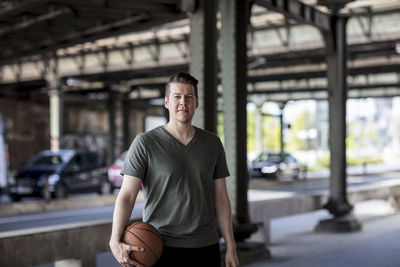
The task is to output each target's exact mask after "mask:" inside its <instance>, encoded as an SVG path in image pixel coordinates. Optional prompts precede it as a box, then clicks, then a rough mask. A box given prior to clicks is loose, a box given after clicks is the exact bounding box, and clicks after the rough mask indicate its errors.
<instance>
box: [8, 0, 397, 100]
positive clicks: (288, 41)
mask: <svg viewBox="0 0 400 267" xmlns="http://www.w3.org/2000/svg"><path fill="white" fill-rule="evenodd" d="M81 2H82V3H81ZM81 2H79V1H76V0H72V1H66V0H65V1H58V0H57V1H44V0H36V1H32V0H24V1H2V2H0V86H1V87H2V88H4V87H7V88H12V87H13V86H17V87H18V88H35V86H37V87H44V86H45V85H46V82H45V80H44V77H43V75H42V71H43V70H44V69H46V68H47V66H46V61H45V57H43V54H46V52H48V51H56V52H55V54H56V57H57V58H58V61H59V63H60V65H61V66H60V74H61V77H63V78H64V81H66V80H67V79H68V78H69V77H72V78H74V79H77V80H83V81H90V82H98V81H101V82H104V83H105V84H113V83H114V84H118V83H119V82H120V81H124V82H127V83H132V84H133V86H135V87H138V86H141V84H140V81H145V82H143V86H147V87H151V86H154V87H159V86H162V85H163V84H164V79H158V80H157V82H152V80H151V79H157V77H166V76H169V74H170V73H172V72H176V71H187V70H188V64H189V57H188V52H189V51H188V50H189V48H188V39H189V31H190V28H189V25H188V24H189V23H188V19H185V18H186V15H185V13H184V12H182V11H181V10H180V8H179V3H180V2H181V1H179V0H175V1H172V0H171V1H161V0H159V1H157V0H148V1H101V0H97V1H94V0H91V1H86V2H84V1H81ZM137 2H140V3H137ZM189 2H190V1H189ZM257 2H267V0H259V1H256V3H257ZM302 2H304V3H306V4H310V5H313V6H316V4H317V0H303V1H302ZM316 7H317V8H318V9H319V10H320V11H322V12H328V11H327V10H326V8H324V7H321V6H316ZM342 12H345V13H348V14H350V16H351V18H350V19H349V24H348V36H349V39H348V41H349V42H348V43H349V48H348V51H349V58H348V59H349V74H350V75H352V76H357V75H358V76H360V75H364V76H365V77H367V76H368V75H370V74H372V75H373V74H376V73H400V55H399V54H400V30H399V28H398V25H399V23H400V1H393V0H381V1H369V0H359V1H353V2H351V3H350V4H348V5H347V6H346V8H345V9H343V10H342ZM166 22H173V23H169V24H167V25H165V23H166ZM250 22H251V30H250V32H249V35H250V38H249V53H248V54H249V65H248V68H249V83H250V84H255V83H259V84H260V86H258V87H257V86H256V89H255V90H253V91H251V92H250V93H256V92H257V91H261V92H264V93H267V92H268V91H269V89H268V88H269V87H270V85H269V84H266V83H268V82H270V84H272V88H273V90H270V91H274V93H275V92H276V91H279V90H283V89H282V87H281V86H275V85H274V82H280V83H282V82H285V81H289V83H292V82H293V81H295V80H298V81H300V80H308V81H311V82H310V83H311V84H312V80H313V79H314V80H318V79H321V78H324V77H325V76H326V74H325V71H326V66H325V65H324V64H325V49H324V43H323V40H322V37H321V34H320V33H319V31H318V30H317V29H316V28H314V27H312V26H310V25H305V24H304V23H299V22H297V21H295V20H293V19H290V18H286V17H284V16H283V15H282V14H279V13H276V12H272V11H270V10H268V9H266V8H265V7H262V6H259V5H254V6H253V8H252V16H251V18H250ZM161 24H163V26H162V27H158V26H159V25H161ZM163 51H164V52H163ZM171 52H172V53H171ZM163 53H164V54H165V57H164V56H163ZM133 54H135V56H133ZM139 54H141V55H139ZM145 54H148V55H145ZM107 55H108V56H109V57H110V58H111V60H109V62H106V60H104V59H105V58H106V57H107ZM121 55H122V56H121ZM138 55H139V56H138ZM174 55H175V57H174ZM50 56H51V55H50ZM118 58H119V59H118ZM127 58H128V60H127ZM8 62H11V63H10V64H8V65H6V66H4V67H3V74H2V73H1V71H2V69H1V65H4V64H6V63H8ZM40 62H43V64H42V63H40ZM113 63H115V64H114V65H113ZM18 64H21V68H20V66H19V65H18ZM103 64H104V66H103ZM61 67H62V68H64V69H65V72H63V70H62V68H61ZM294 69H295V70H296V71H292V70H294ZM24 72H26V73H27V74H26V78H23V77H24ZM32 73H34V74H32ZM32 75H33V76H32ZM7 77H11V79H9V80H7V79H6V78H7ZM20 77H22V78H20ZM398 77H399V78H398V79H397V80H396V81H392V82H391V83H389V84H388V85H390V86H392V85H393V86H394V87H398V84H399V82H400V76H399V75H398ZM2 78H3V80H2ZM356 78H357V77H356ZM369 79H370V78H367V79H366V81H365V82H364V83H362V85H358V84H356V85H355V88H362V87H363V86H364V87H368V86H370V84H369ZM132 81H138V82H132ZM378 84H382V81H381V80H379V81H378ZM264 85H267V86H266V87H265V86H264ZM383 85H384V86H388V85H387V84H384V83H383ZM351 86H353V85H351V84H350V87H351ZM357 86H358V87H357ZM372 86H373V85H372ZM257 88H259V90H257ZM265 88H267V89H268V90H267V89H265ZM325 88H326V85H325V84H322V85H318V86H317V87H316V88H312V87H310V86H308V87H307V86H306V87H305V89H303V88H300V89H298V91H302V90H310V91H313V90H325ZM264 89H265V90H264ZM294 89H295V90H294V91H296V90H297V89H296V87H294ZM27 90H28V89H27Z"/></svg>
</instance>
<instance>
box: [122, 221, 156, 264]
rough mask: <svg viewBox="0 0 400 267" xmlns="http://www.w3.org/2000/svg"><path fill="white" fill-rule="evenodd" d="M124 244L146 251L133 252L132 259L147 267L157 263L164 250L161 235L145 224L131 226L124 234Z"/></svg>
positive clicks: (135, 223)
mask: <svg viewBox="0 0 400 267" xmlns="http://www.w3.org/2000/svg"><path fill="white" fill-rule="evenodd" d="M122 242H123V243H125V244H128V245H131V246H138V247H142V248H143V249H144V251H132V252H131V254H130V257H131V258H132V259H133V260H135V261H137V262H139V263H140V264H142V265H144V266H145V267H150V266H152V265H153V264H154V263H156V261H157V260H158V259H159V258H160V256H161V253H162V249H163V244H162V239H161V235H160V233H159V232H158V230H157V229H156V228H154V227H153V226H152V225H151V224H149V223H145V222H133V223H131V224H129V225H128V226H127V227H126V228H125V230H124V233H123V234H122Z"/></svg>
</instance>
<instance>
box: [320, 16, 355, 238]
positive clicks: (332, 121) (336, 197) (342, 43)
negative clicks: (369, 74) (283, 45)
mask: <svg viewBox="0 0 400 267" xmlns="http://www.w3.org/2000/svg"><path fill="white" fill-rule="evenodd" d="M346 24H347V17H344V16H336V15H334V16H332V21H331V28H332V30H331V32H330V33H326V34H324V39H325V43H326V50H327V51H326V52H327V65H328V67H327V77H328V99H329V146H330V171H331V177H330V179H329V182H330V196H329V200H328V203H327V204H326V205H325V206H324V207H325V208H326V209H327V210H329V212H330V213H331V214H333V215H334V219H332V220H323V221H321V222H320V223H319V225H318V226H317V229H316V230H317V231H332V232H337V231H339V232H348V231H354V230H359V229H361V225H360V224H359V223H358V221H356V220H355V219H354V218H353V217H352V216H351V211H352V209H353V207H352V206H351V205H350V204H349V202H348V200H347V184H346V180H347V174H346V100H347V82H346V80H347V51H346V50H347V45H346Z"/></svg>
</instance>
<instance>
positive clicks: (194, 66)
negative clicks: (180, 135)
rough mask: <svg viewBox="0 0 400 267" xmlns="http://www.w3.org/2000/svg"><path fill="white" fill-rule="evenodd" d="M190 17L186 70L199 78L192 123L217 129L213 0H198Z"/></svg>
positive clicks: (215, 7) (215, 38)
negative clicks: (196, 6) (197, 95)
mask: <svg viewBox="0 0 400 267" xmlns="http://www.w3.org/2000/svg"><path fill="white" fill-rule="evenodd" d="M199 3H200V5H199V8H198V9H197V11H196V12H194V13H191V14H190V15H189V17H190V28H191V30H190V39H189V45H190V65H189V71H190V73H191V74H192V75H193V76H195V77H196V78H197V79H198V80H199V85H198V90H199V104H200V106H199V109H198V110H197V111H196V114H195V117H194V119H193V123H194V124H195V125H196V126H198V127H201V128H204V129H206V130H208V131H210V132H213V133H216V132H217V73H218V71H217V21H216V19H217V18H216V17H217V1H206V0H201V1H199Z"/></svg>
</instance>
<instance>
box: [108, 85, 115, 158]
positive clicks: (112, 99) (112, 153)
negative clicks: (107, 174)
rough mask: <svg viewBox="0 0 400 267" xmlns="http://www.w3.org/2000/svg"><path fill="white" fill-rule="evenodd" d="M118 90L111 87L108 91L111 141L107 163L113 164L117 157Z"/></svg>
mask: <svg viewBox="0 0 400 267" xmlns="http://www.w3.org/2000/svg"><path fill="white" fill-rule="evenodd" d="M116 99H117V98H116V92H115V91H113V90H112V89H110V91H109V92H108V105H107V106H108V107H107V108H108V125H109V143H108V156H107V164H111V163H112V162H113V160H114V158H115V136H116V123H115V117H116V116H115V109H116V105H115V101H116Z"/></svg>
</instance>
